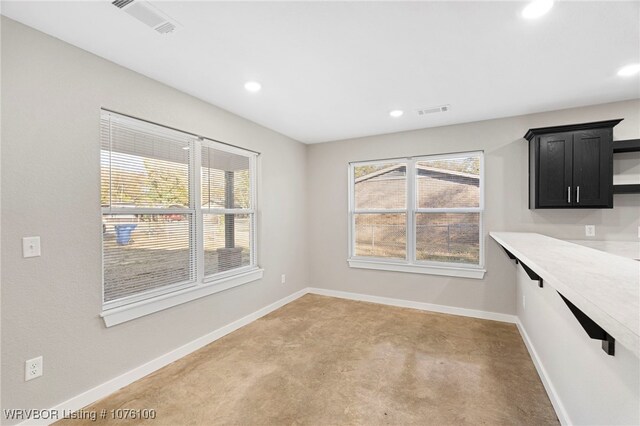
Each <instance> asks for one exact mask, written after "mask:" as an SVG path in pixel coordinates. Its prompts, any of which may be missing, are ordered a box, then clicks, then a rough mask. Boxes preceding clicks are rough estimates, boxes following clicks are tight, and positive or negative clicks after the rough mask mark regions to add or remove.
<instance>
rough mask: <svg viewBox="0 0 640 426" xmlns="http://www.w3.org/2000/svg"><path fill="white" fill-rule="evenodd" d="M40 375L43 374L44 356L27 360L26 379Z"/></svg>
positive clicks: (25, 367)
mask: <svg viewBox="0 0 640 426" xmlns="http://www.w3.org/2000/svg"><path fill="white" fill-rule="evenodd" d="M40 376H42V356H39V357H37V358H33V359H29V360H27V361H26V362H25V364H24V380H25V381H27V380H31V379H35V378H36V377H40Z"/></svg>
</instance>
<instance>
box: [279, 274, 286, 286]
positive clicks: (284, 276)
mask: <svg viewBox="0 0 640 426" xmlns="http://www.w3.org/2000/svg"><path fill="white" fill-rule="evenodd" d="M280 281H281V282H282V284H284V283H286V282H287V276H286V275H285V274H282V277H280Z"/></svg>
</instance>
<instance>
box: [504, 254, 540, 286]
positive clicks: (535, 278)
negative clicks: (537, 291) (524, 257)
mask: <svg viewBox="0 0 640 426" xmlns="http://www.w3.org/2000/svg"><path fill="white" fill-rule="evenodd" d="M500 247H502V250H504V252H505V253H507V256H509V259H512V260H515V261H516V265H517V264H518V263H520V264H521V265H522V269H524V271H525V272H526V273H527V275H529V278H531V279H532V280H533V281H538V287H540V288H542V287H543V284H542V277H541V276H540V275H538V274H536V273H535V272H533V269H531V268H529V267H528V266H527V265H525V264H524V263H522V261H521V260H519V259H518V258H517V257H515V255H514V254H513V253H511V252H510V251H509V250H507V249H506V248H504V246H500Z"/></svg>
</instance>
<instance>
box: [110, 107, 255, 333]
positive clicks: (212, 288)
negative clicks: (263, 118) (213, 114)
mask: <svg viewBox="0 0 640 426" xmlns="http://www.w3.org/2000/svg"><path fill="white" fill-rule="evenodd" d="M102 114H108V115H110V116H116V117H118V119H122V118H123V117H124V119H125V120H127V121H133V122H134V124H135V125H136V126H147V125H151V126H159V127H162V128H163V130H165V129H166V130H167V131H168V132H180V133H182V136H188V137H189V149H190V150H191V154H192V155H190V162H189V193H190V200H189V207H183V208H154V207H111V205H110V206H109V207H101V216H102V215H108V214H116V215H117V214H129V215H133V214H171V213H177V214H187V215H190V216H191V217H192V220H193V222H194V225H193V226H192V230H191V232H192V235H191V237H192V238H193V239H194V241H195V243H194V244H191V245H190V250H192V255H193V256H194V259H195V266H194V269H195V271H194V272H195V273H194V274H193V275H192V276H193V277H194V279H190V280H187V281H182V282H178V283H174V284H169V285H166V286H163V287H159V288H153V289H149V290H147V291H143V292H140V293H136V294H132V295H130V296H126V297H123V298H120V299H116V300H113V301H109V302H105V301H104V250H103V249H102V248H101V260H102V274H101V278H102V280H101V281H102V282H101V290H102V294H101V300H102V312H101V313H100V317H102V319H103V320H104V323H105V326H106V327H111V326H113V325H116V324H120V323H123V322H126V321H130V320H132V319H135V318H139V317H141V316H145V315H149V314H151V313H154V312H158V311H161V310H164V309H168V308H170V307H173V306H177V305H180V304H183V303H186V302H189V301H191V300H195V299H198V298H201V297H205V296H208V295H211V294H215V293H218V292H221V291H224V290H228V289H230V288H233V287H237V286H240V285H243V284H246V283H249V282H252V281H256V280H259V279H262V277H263V272H264V270H263V269H261V268H260V267H259V265H258V253H257V247H258V232H257V212H258V204H257V202H258V196H257V192H258V182H259V179H258V176H257V172H258V156H259V155H260V154H259V153H257V152H255V151H251V150H245V149H242V148H239V147H235V146H232V145H228V144H225V143H223V142H219V141H215V140H213V139H209V138H205V137H202V136H198V135H194V134H192V133H189V132H182V131H180V130H177V129H173V128H169V127H166V126H163V125H161V124H157V123H152V122H148V121H146V120H141V119H137V118H134V117H130V116H127V115H122V114H119V113H116V112H113V111H109V110H106V109H101V117H102ZM202 147H208V148H214V149H218V150H221V151H224V152H227V153H231V154H236V155H242V156H244V157H247V158H248V159H249V172H250V200H251V208H249V209H245V208H242V209H210V208H203V207H202V205H201V204H202V202H201V199H202V197H201V193H202V180H201V176H202ZM225 213H226V214H246V215H249V217H250V220H251V227H252V228H251V229H252V232H251V237H252V238H251V253H250V260H249V265H246V266H242V267H239V268H236V269H233V270H229V271H222V272H218V273H216V274H212V275H207V276H205V272H204V271H205V266H204V221H203V217H204V214H225ZM103 237H104V235H103V234H102V232H101V241H102V238H103ZM193 252H195V253H193ZM192 271H193V270H192Z"/></svg>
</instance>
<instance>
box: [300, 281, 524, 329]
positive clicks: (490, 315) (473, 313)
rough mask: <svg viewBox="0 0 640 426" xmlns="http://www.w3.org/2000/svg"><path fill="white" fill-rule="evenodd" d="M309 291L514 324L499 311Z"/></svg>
mask: <svg viewBox="0 0 640 426" xmlns="http://www.w3.org/2000/svg"><path fill="white" fill-rule="evenodd" d="M307 290H308V292H309V293H312V294H319V295H321V296H331V297H339V298H341V299H350V300H359V301H361V302H371V303H379V304H381V305H390V306H399V307H401V308H411V309H419V310H421V311H429V312H438V313H441V314H451V315H459V316H463V317H471V318H480V319H487V320H493V321H501V322H508V323H512V324H515V322H516V316H515V315H509V314H502V313H499V312H488V311H479V310H475V309H466V308H458V307H455V306H446V305H437V304H435V303H425V302H414V301H412V300H403V299H393V298H390V297H382V296H371V295H368V294H360V293H350V292H347V291H339V290H328V289H323V288H313V287H309V288H308V289H307Z"/></svg>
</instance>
